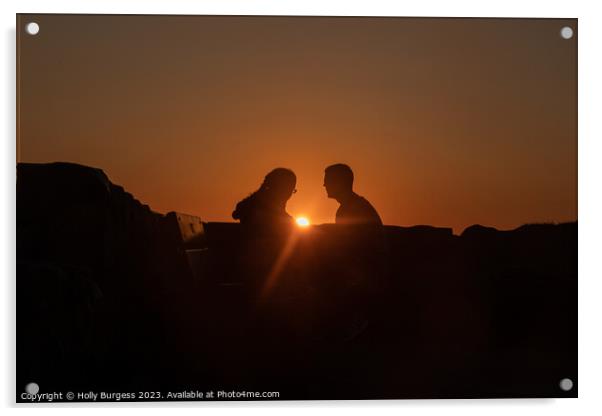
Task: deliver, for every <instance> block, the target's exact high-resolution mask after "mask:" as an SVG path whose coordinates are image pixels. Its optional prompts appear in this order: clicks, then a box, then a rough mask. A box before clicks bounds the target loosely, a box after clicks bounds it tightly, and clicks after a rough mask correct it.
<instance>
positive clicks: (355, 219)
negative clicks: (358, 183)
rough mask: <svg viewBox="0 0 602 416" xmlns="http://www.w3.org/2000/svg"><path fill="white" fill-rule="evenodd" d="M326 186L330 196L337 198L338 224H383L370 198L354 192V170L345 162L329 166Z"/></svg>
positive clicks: (336, 221)
mask: <svg viewBox="0 0 602 416" xmlns="http://www.w3.org/2000/svg"><path fill="white" fill-rule="evenodd" d="M324 187H325V188H326V193H327V195H328V198H333V199H336V200H337V202H338V203H339V204H341V206H339V209H338V210H337V213H336V217H335V223H337V224H373V225H383V223H382V221H381V219H380V216H379V215H378V212H376V210H375V209H374V207H373V206H372V204H370V202H368V200H367V199H366V198H364V197H362V196H360V195H358V194H356V193H355V192H353V171H352V170H351V168H350V167H349V166H347V165H345V164H342V163H338V164H336V165H331V166H328V167H327V168H326V170H325V174H324Z"/></svg>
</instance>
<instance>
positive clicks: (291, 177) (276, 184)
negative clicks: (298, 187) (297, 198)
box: [259, 168, 297, 190]
mask: <svg viewBox="0 0 602 416" xmlns="http://www.w3.org/2000/svg"><path fill="white" fill-rule="evenodd" d="M296 183H297V177H296V176H295V173H294V172H293V171H292V170H290V169H286V168H276V169H274V170H272V171H271V172H270V173H268V174H267V175H265V178H264V179H263V183H262V184H261V187H260V188H259V190H266V189H293V188H294V187H295V184H296Z"/></svg>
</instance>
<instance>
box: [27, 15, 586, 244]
mask: <svg viewBox="0 0 602 416" xmlns="http://www.w3.org/2000/svg"><path fill="white" fill-rule="evenodd" d="M30 21H35V22H38V23H39V24H40V32H39V34H38V35H36V36H30V35H27V34H26V33H25V32H24V25H25V24H26V23H27V22H30ZM566 25H568V26H571V27H572V28H573V29H574V30H575V33H576V31H577V21H576V19H441V18H348V17H335V18H332V17H235V16H109V15H107V16H99V15H19V16H18V28H17V31H18V52H17V53H18V95H19V96H18V121H19V124H18V129H17V132H18V143H17V160H18V161H23V162H52V161H70V162H76V163H81V164H85V165H90V166H95V167H99V168H101V169H103V170H104V171H105V173H106V174H107V175H108V176H109V178H110V179H111V180H112V181H113V182H114V183H117V184H120V185H122V186H124V187H125V189H126V190H128V191H129V192H131V193H132V194H133V195H134V196H135V197H136V198H138V199H139V200H141V201H142V202H144V203H147V204H149V205H150V206H151V208H152V209H153V210H155V211H158V212H168V211H172V210H175V211H180V212H184V213H188V214H193V215H198V216H200V217H201V218H202V219H203V220H204V221H231V220H232V219H231V217H230V215H231V213H232V210H233V208H234V206H235V204H236V202H237V201H239V200H240V199H242V198H244V197H245V196H247V195H248V194H249V193H251V192H252V191H254V190H255V189H257V188H258V187H259V185H260V183H261V181H262V179H263V176H264V175H265V174H266V173H267V172H268V171H269V170H271V169H272V168H275V167H288V168H291V169H293V170H294V171H295V173H296V174H297V178H298V182H297V189H298V193H296V194H295V195H293V197H292V199H291V200H290V201H289V204H288V211H289V213H291V214H292V215H294V216H299V215H306V216H309V217H310V219H311V221H312V222H314V223H322V222H333V221H334V214H335V211H336V208H337V203H336V202H335V201H333V200H328V199H327V198H326V193H325V191H324V188H323V186H322V184H323V181H322V180H323V172H324V168H325V167H326V166H327V165H329V164H332V163H338V162H343V163H347V164H349V165H350V166H351V167H352V168H353V170H354V172H355V176H356V183H355V188H356V191H357V192H358V193H359V194H361V195H363V196H365V197H366V198H368V199H369V200H370V201H371V202H372V203H373V205H374V206H375V207H376V209H377V210H378V211H379V212H380V214H381V217H382V218H383V220H384V222H385V223H386V224H394V225H404V226H408V225H415V224H431V225H435V226H444V227H453V228H454V232H456V233H459V232H461V231H462V230H463V229H464V228H465V227H466V226H468V225H471V224H475V223H480V224H484V225H489V226H494V227H497V228H500V229H509V228H514V227H517V226H519V225H521V224H524V223H528V222H561V221H574V220H576V219H577V39H576V36H575V37H574V38H573V39H570V40H565V39H563V38H562V37H561V36H560V29H561V28H562V27H563V26H566Z"/></svg>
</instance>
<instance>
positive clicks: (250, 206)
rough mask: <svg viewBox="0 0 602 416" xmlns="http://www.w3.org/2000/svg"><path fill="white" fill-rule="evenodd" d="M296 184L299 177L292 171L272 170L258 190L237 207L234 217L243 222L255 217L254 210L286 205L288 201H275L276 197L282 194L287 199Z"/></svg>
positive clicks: (284, 169) (283, 169)
mask: <svg viewBox="0 0 602 416" xmlns="http://www.w3.org/2000/svg"><path fill="white" fill-rule="evenodd" d="M296 183H297V177H296V176H295V173H294V172H293V171H292V170H290V169H286V168H276V169H274V170H272V171H271V172H269V173H268V174H267V175H265V178H264V179H263V182H262V184H261V186H260V187H259V189H258V190H256V191H255V192H253V193H252V194H251V195H249V196H248V197H246V198H245V199H243V200H242V201H240V202H239V203H238V204H237V205H236V209H235V210H234V212H233V213H232V217H233V218H234V219H237V220H241V221H243V220H244V219H245V218H249V217H251V216H253V211H254V210H257V209H265V208H267V206H269V205H279V204H285V203H286V200H281V201H279V200H277V199H274V196H278V194H280V195H283V196H285V197H287V196H288V195H286V194H287V193H288V192H289V191H291V192H292V190H293V189H294V188H295V184H296ZM279 191H281V192H279ZM270 199H273V200H270Z"/></svg>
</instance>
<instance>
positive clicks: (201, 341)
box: [16, 164, 578, 401]
mask: <svg viewBox="0 0 602 416" xmlns="http://www.w3.org/2000/svg"><path fill="white" fill-rule="evenodd" d="M17 175H18V176H17V385H16V386H17V387H16V391H17V401H30V400H29V399H27V398H25V397H24V396H22V392H24V388H25V385H27V384H28V383H30V382H35V383H37V384H38V385H39V386H40V391H39V393H48V392H63V396H62V399H58V401H60V400H65V401H66V400H68V399H66V398H65V393H66V392H75V393H78V392H96V393H100V392H118V393H132V395H129V394H128V395H124V396H122V398H121V399H122V400H129V399H135V400H170V399H172V398H176V399H177V398H180V399H182V398H183V399H193V398H194V397H193V396H192V395H190V394H182V392H193V391H194V392H196V391H199V392H204V393H205V397H203V399H209V400H211V399H218V400H219V399H225V400H227V399H232V398H233V396H232V395H231V394H229V395H223V394H221V397H218V393H219V392H232V391H236V392H278V393H279V395H278V397H273V395H272V397H255V398H253V397H250V396H249V395H247V396H246V397H242V396H241V395H239V396H238V399H239V400H245V399H255V400H257V399H259V400H265V399H267V400H272V399H274V398H278V399H281V400H294V399H401V398H490V397H577V379H578V378H577V223H566V224H558V225H551V224H550V225H527V226H523V227H520V228H518V229H516V230H512V231H497V230H494V229H491V228H485V227H480V226H473V227H469V228H468V229H467V230H465V231H464V233H463V234H462V235H461V236H455V235H453V234H452V233H451V230H449V229H442V228H433V227H428V226H418V227H409V228H402V227H390V226H388V227H385V230H384V232H383V234H382V235H380V234H378V232H376V233H375V231H374V230H373V229H369V230H366V229H362V228H361V227H360V228H358V227H341V226H334V225H324V226H315V227H310V228H309V229H306V230H300V229H290V230H288V229H287V230H248V229H244V228H242V227H241V226H240V225H238V224H230V223H202V222H201V221H200V219H198V218H196V217H192V216H187V215H183V214H176V213H170V214H168V215H165V216H164V215H160V214H157V213H154V212H152V211H151V210H150V209H149V207H148V206H145V205H142V204H141V203H139V202H138V201H137V200H135V199H134V198H133V197H132V196H131V195H130V194H128V193H127V192H125V191H124V190H123V188H121V187H119V186H116V185H114V184H112V183H110V182H109V180H108V179H107V177H106V176H105V175H104V174H103V173H102V171H100V170H96V169H92V168H87V167H82V166H78V165H73V164H47V165H34V164H19V165H18V174H17ZM564 378H570V379H572V381H573V383H574V386H573V388H572V389H571V390H570V391H563V390H562V389H560V387H559V382H560V380H561V379H564ZM210 391H213V392H214V396H213V397H206V393H207V392H210ZM169 392H175V393H179V394H180V395H179V396H178V395H175V396H173V395H172V396H168V393H169ZM98 397H100V396H98ZM98 397H97V398H96V400H99V398H98ZM197 398H198V396H197ZM76 399H77V397H76ZM93 399H94V396H93V395H90V396H87V397H86V398H85V399H84V400H93ZM111 399H112V400H116V399H117V396H112V398H111Z"/></svg>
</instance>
